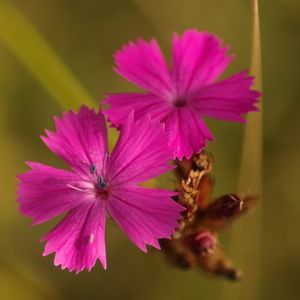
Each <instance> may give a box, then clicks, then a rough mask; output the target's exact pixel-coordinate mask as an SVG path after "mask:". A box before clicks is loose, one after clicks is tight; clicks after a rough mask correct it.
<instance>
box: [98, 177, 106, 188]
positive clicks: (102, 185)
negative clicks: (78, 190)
mask: <svg viewBox="0 0 300 300" xmlns="http://www.w3.org/2000/svg"><path fill="white" fill-rule="evenodd" d="M96 186H97V188H100V189H102V190H106V189H107V183H106V182H105V181H104V179H103V178H102V177H101V176H99V177H98V179H97V184H96Z"/></svg>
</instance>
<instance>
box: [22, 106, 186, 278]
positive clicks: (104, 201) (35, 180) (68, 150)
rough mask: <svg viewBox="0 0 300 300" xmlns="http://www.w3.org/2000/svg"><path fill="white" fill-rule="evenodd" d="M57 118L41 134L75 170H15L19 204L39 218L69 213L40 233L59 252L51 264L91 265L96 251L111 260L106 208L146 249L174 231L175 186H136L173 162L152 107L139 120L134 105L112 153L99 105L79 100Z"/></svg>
mask: <svg viewBox="0 0 300 300" xmlns="http://www.w3.org/2000/svg"><path fill="white" fill-rule="evenodd" d="M55 126H56V132H51V131H47V130H46V134H47V136H46V137H42V140H43V141H44V142H45V143H46V145H47V146H48V147H49V149H50V150H51V151H53V152H54V153H55V154H56V155H58V156H59V157H60V158H62V159H63V160H64V161H65V162H67V163H68V164H69V165H70V167H71V171H66V170H61V169H56V168H53V167H50V166H46V165H43V164H40V163H36V162H29V163H28V165H29V167H30V168H31V170H29V171H27V172H26V173H24V174H21V175H19V176H18V177H19V179H20V181H21V182H20V183H19V189H18V194H19V197H18V201H19V203H20V210H21V212H22V213H23V214H25V215H27V216H29V217H31V218H33V220H34V224H40V223H43V222H46V221H49V220H51V219H52V218H54V217H56V216H58V215H61V214H63V213H67V214H66V216H65V217H64V218H63V220H62V221H61V222H60V223H59V224H58V225H57V226H56V227H55V228H53V229H52V230H51V231H50V232H49V233H48V234H47V235H46V236H44V237H43V239H42V240H43V241H46V242H47V243H46V246H45V251H44V255H48V254H49V253H52V252H55V259H54V264H55V265H61V267H62V269H65V268H67V269H69V271H73V270H75V271H77V272H80V271H82V270H83V269H85V268H86V269H87V270H89V271H90V270H91V268H92V267H93V266H94V265H95V263H96V261H97V259H99V260H100V262H101V263H102V265H103V267H104V268H106V251H105V224H106V219H107V218H108V217H109V216H110V217H112V218H113V219H114V221H115V222H116V223H117V224H118V225H119V226H120V227H121V229H122V230H123V231H124V232H125V234H126V235H127V236H128V238H129V239H130V240H131V241H132V242H133V243H134V244H135V245H136V246H137V247H138V248H140V249H141V250H142V251H144V252H146V251H147V249H146V244H148V245H151V246H153V247H155V248H157V249H159V248H160V246H159V243H158V239H161V238H170V236H171V234H172V233H173V232H174V229H175V228H176V227H177V225H178V224H177V220H178V219H179V218H180V211H182V210H183V208H182V206H180V205H179V204H177V203H176V202H175V201H173V200H172V199H171V196H173V195H174V192H171V191H168V190H162V189H148V188H143V187H140V186H138V183H140V182H142V181H145V180H148V179H150V178H152V177H154V176H157V175H160V174H161V173H163V172H166V171H168V170H170V169H172V166H170V165H169V164H168V163H167V162H168V160H170V159H171V157H172V153H171V151H170V150H169V148H168V145H167V139H166V138H165V137H164V133H163V130H162V126H161V125H160V124H157V123H156V122H153V121H152V120H151V119H150V116H149V115H148V116H145V117H144V118H142V119H140V120H139V121H136V122H134V115H133V113H130V114H129V116H128V118H127V120H126V122H125V123H124V126H123V127H122V130H121V132H120V137H119V140H118V142H117V144H116V146H115V148H114V150H113V151H112V153H111V155H109V154H108V146H107V131H106V126H105V121H104V118H103V115H102V113H98V114H97V113H95V112H94V111H93V110H90V109H88V108H86V107H82V108H81V109H80V111H79V112H78V113H75V112H72V111H70V112H67V113H64V114H63V116H62V118H61V119H59V118H55Z"/></svg>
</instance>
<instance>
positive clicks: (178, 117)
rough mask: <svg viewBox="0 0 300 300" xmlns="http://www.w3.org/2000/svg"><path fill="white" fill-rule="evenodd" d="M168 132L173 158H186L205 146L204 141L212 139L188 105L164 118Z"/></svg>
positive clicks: (199, 118)
mask: <svg viewBox="0 0 300 300" xmlns="http://www.w3.org/2000/svg"><path fill="white" fill-rule="evenodd" d="M163 122H165V124H166V132H167V133H169V139H170V143H169V146H170V148H171V149H172V150H173V153H174V158H178V159H179V160H182V158H183V157H184V156H185V157H186V158H187V159H188V158H190V157H191V155H192V154H193V153H198V152H199V151H200V150H201V149H202V148H203V147H205V146H206V141H207V140H210V141H212V140H213V136H212V134H211V133H210V131H209V129H208V127H207V126H206V124H205V123H204V121H203V120H202V119H201V117H200V116H199V114H198V113H197V112H196V111H194V110H193V109H192V108H189V107H181V108H178V109H176V110H174V111H173V112H172V113H170V114H169V115H168V116H167V117H166V118H165V119H164V120H163Z"/></svg>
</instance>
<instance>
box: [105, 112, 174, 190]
mask: <svg viewBox="0 0 300 300" xmlns="http://www.w3.org/2000/svg"><path fill="white" fill-rule="evenodd" d="M171 159H172V152H171V150H170V149H169V147H168V136H167V134H166V133H164V132H163V126H162V124H160V123H158V122H155V121H153V120H151V118H150V116H149V115H146V116H144V117H143V118H140V119H139V120H137V121H134V114H133V112H132V113H131V114H130V115H129V116H128V118H127V121H126V122H125V123H124V125H123V126H122V129H121V132H120V136H119V140H118V142H117V144H116V145H115V148H114V150H113V152H112V154H111V157H110V158H109V160H108V162H107V170H106V171H107V178H108V182H109V183H110V184H111V185H119V184H122V183H125V184H133V183H138V182H142V181H145V180H147V179H150V178H152V177H155V176H158V175H160V174H162V173H164V172H166V171H169V170H170V169H172V166H170V165H169V164H168V161H170V160H171Z"/></svg>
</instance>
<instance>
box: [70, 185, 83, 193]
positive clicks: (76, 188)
mask: <svg viewBox="0 0 300 300" xmlns="http://www.w3.org/2000/svg"><path fill="white" fill-rule="evenodd" d="M67 186H68V187H69V188H71V189H73V190H76V191H79V192H82V193H85V191H84V190H83V189H80V188H78V187H76V186H73V185H71V184H67Z"/></svg>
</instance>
